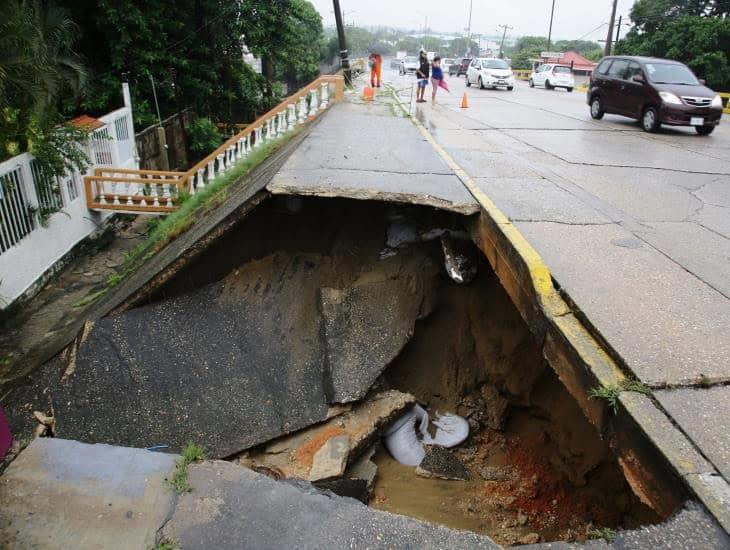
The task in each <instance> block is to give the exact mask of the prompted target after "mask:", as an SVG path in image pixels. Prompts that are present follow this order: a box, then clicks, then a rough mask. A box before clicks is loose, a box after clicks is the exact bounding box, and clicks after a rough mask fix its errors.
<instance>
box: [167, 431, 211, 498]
mask: <svg viewBox="0 0 730 550" xmlns="http://www.w3.org/2000/svg"><path fill="white" fill-rule="evenodd" d="M198 460H205V450H204V449H203V448H202V447H199V446H198V445H196V444H195V443H188V444H187V445H186V446H185V448H184V449H183V452H182V456H181V457H180V458H179V459H178V461H177V462H176V463H175V471H174V472H173V473H172V476H170V478H167V479H165V483H166V484H167V486H168V487H170V488H171V489H173V490H174V491H175V492H176V493H178V494H182V493H188V492H190V491H191V490H192V487H190V484H189V483H188V467H189V466H190V464H192V463H193V462H196V461H198Z"/></svg>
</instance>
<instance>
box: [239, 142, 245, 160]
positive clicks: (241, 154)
mask: <svg viewBox="0 0 730 550" xmlns="http://www.w3.org/2000/svg"><path fill="white" fill-rule="evenodd" d="M246 139H247V138H238V158H239V159H242V158H243V157H245V156H246V153H247V151H246Z"/></svg>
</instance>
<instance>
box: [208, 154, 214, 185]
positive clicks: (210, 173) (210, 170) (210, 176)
mask: <svg viewBox="0 0 730 550" xmlns="http://www.w3.org/2000/svg"><path fill="white" fill-rule="evenodd" d="M214 179H215V159H212V160H209V161H208V183H210V182H212V181H213V180H214Z"/></svg>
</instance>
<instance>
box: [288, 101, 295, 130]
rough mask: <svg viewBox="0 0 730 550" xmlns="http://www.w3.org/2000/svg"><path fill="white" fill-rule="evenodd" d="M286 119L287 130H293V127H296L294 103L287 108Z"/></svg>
mask: <svg viewBox="0 0 730 550" xmlns="http://www.w3.org/2000/svg"><path fill="white" fill-rule="evenodd" d="M286 118H287V129H288V130H293V129H294V127H295V126H296V125H297V108H296V106H295V105H294V103H290V104H289V105H288V106H287V108H286Z"/></svg>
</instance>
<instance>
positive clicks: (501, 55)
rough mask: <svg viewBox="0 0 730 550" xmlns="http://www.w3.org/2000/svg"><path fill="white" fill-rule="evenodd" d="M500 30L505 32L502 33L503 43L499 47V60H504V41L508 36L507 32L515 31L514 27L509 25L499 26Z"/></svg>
mask: <svg viewBox="0 0 730 550" xmlns="http://www.w3.org/2000/svg"><path fill="white" fill-rule="evenodd" d="M497 28H498V29H504V32H503V33H502V43H501V44H500V45H499V58H500V59H502V58H503V57H504V39H505V38H506V36H507V31H508V30H509V31H511V30H512V29H514V27H510V26H507V25H497Z"/></svg>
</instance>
